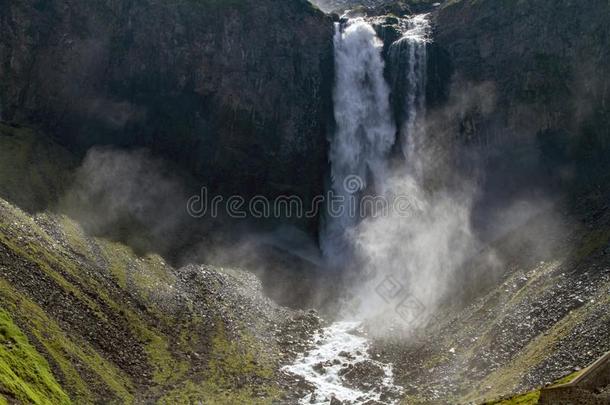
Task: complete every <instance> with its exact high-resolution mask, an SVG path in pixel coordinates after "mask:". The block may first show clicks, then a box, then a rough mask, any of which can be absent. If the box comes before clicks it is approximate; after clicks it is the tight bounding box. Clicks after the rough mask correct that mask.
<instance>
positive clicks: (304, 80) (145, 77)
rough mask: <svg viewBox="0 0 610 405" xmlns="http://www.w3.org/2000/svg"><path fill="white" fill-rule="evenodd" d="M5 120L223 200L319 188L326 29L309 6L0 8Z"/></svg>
mask: <svg viewBox="0 0 610 405" xmlns="http://www.w3.org/2000/svg"><path fill="white" fill-rule="evenodd" d="M0 6H1V7H0V8H1V10H2V11H0V33H1V35H0V60H1V61H2V63H1V64H0V119H1V120H3V121H8V122H14V123H27V124H28V125H31V124H33V125H36V126H39V127H42V128H44V129H45V130H47V131H48V132H51V133H53V134H55V135H56V136H57V137H58V138H60V140H61V141H62V142H63V143H65V144H67V145H70V146H72V147H73V148H79V149H85V148H87V147H89V146H91V145H93V144H99V143H102V144H115V145H125V146H145V147H149V148H151V149H152V150H154V151H155V152H157V153H159V154H162V155H163V156H165V157H169V158H170V159H173V160H175V161H178V162H180V163H181V164H182V165H184V167H186V168H187V169H188V170H190V171H191V172H193V173H195V174H196V175H197V176H198V178H199V179H200V180H201V181H202V182H203V183H204V184H207V185H208V186H211V187H213V188H216V189H218V190H219V191H222V192H225V193H236V192H239V193H241V194H254V193H261V194H264V195H267V196H273V195H276V194H280V193H287V192H290V193H296V194H298V195H300V196H302V197H310V196H311V195H313V194H316V193H318V192H320V191H322V178H323V175H324V173H325V171H326V156H325V153H326V147H325V144H326V134H327V128H326V126H327V124H328V122H329V118H330V117H331V116H332V110H331V101H330V98H331V97H330V89H331V87H332V85H331V82H332V75H333V72H332V69H333V67H332V66H333V63H332V35H333V31H332V22H331V21H330V19H329V18H328V17H326V16H325V15H324V14H323V13H322V12H320V11H319V10H317V9H315V8H314V7H313V6H311V5H310V4H309V3H308V2H307V1H305V0H263V1H261V0H256V1H254V0H243V1H216V0H192V1H191V0H179V1H175V2H166V1H159V0H135V1H131V0H125V1H99V2H93V3H86V4H85V3H82V2H79V1H74V0H53V1H48V2H40V1H35V0H27V1H22V2H10V1H4V0H3V1H0Z"/></svg>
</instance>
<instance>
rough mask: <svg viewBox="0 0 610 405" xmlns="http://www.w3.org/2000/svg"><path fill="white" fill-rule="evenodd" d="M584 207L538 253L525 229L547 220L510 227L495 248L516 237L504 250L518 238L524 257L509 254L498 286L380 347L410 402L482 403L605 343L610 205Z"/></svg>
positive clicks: (587, 359) (570, 367) (579, 364)
mask: <svg viewBox="0 0 610 405" xmlns="http://www.w3.org/2000/svg"><path fill="white" fill-rule="evenodd" d="M586 213H587V214H586V217H587V219H586V220H584V219H583V222H582V223H581V225H574V226H573V227H572V228H571V230H568V228H566V229H565V230H564V232H563V233H560V234H555V237H556V239H557V240H556V241H555V244H554V248H553V249H552V250H551V251H549V252H546V253H545V255H544V256H539V257H538V258H537V259H535V260H530V259H531V258H532V257H531V256H530V255H531V254H530V252H528V250H529V249H530V248H531V247H532V245H531V243H529V242H524V238H523V235H527V234H538V233H539V232H540V228H541V227H542V226H544V225H543V224H544V222H545V219H544V218H543V217H538V218H535V219H532V220H531V221H529V222H528V223H527V224H525V225H523V226H522V227H519V228H517V229H515V230H514V231H513V233H512V234H510V235H507V236H506V237H505V238H504V239H503V240H501V241H498V242H497V243H496V246H494V248H495V249H497V250H498V251H502V249H507V247H508V246H509V245H511V244H513V243H515V242H516V241H518V242H517V245H514V246H512V247H510V248H508V249H507V251H510V252H513V253H512V254H513V255H514V252H515V250H517V251H519V249H515V248H516V247H517V246H521V249H520V251H521V252H523V254H524V255H526V256H528V257H521V256H520V255H517V256H513V258H512V261H511V260H510V258H509V257H505V258H504V260H506V262H505V265H504V267H505V275H504V277H503V281H502V282H501V283H500V284H499V285H497V286H495V287H493V288H491V289H489V290H487V291H480V293H479V295H480V298H478V299H477V300H475V301H474V302H472V304H470V305H469V306H468V307H466V308H464V309H463V310H460V311H458V312H456V311H455V309H454V308H450V307H448V308H445V309H444V310H443V311H441V312H440V313H439V314H437V316H436V317H435V318H434V320H433V322H432V323H431V325H430V327H429V328H428V329H427V330H423V331H418V332H417V333H416V334H415V335H410V336H407V337H405V336H403V337H402V338H399V340H389V341H385V342H384V344H382V345H381V346H380V349H379V354H380V355H381V356H382V358H386V359H399V360H398V361H397V363H396V364H397V365H396V370H397V380H398V382H399V383H402V384H403V385H404V386H405V387H406V390H407V391H406V392H407V398H406V399H405V401H406V403H409V404H410V403H482V402H484V401H485V400H493V399H495V398H499V397H503V396H509V395H511V394H515V393H520V392H528V391H531V390H534V389H538V388H540V387H542V386H544V385H546V384H550V383H553V382H554V381H557V380H559V379H561V378H563V377H565V376H568V375H570V374H572V373H573V372H575V371H577V370H579V369H581V368H584V367H586V366H588V365H589V364H591V363H592V362H593V361H595V360H596V359H597V358H599V357H600V356H601V355H603V354H604V353H606V352H607V351H608V350H610V314H609V312H608V308H609V307H610V301H609V299H610V254H609V253H610V211H608V209H607V208H606V209H602V210H597V209H587V210H586ZM524 260H525V261H524ZM472 270H474V269H472ZM408 341H410V342H411V343H410V344H409V345H408V347H406V348H405V342H408ZM386 356H387V357H386ZM532 396H533V395H532ZM532 403H536V402H532Z"/></svg>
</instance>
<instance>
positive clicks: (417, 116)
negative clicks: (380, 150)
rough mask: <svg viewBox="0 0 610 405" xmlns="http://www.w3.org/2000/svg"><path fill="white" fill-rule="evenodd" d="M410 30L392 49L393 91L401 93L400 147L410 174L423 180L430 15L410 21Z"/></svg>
mask: <svg viewBox="0 0 610 405" xmlns="http://www.w3.org/2000/svg"><path fill="white" fill-rule="evenodd" d="M406 25H407V29H406V32H405V34H404V35H403V37H402V38H401V39H399V40H398V41H396V42H395V43H394V44H392V46H391V47H390V50H389V58H390V61H391V64H392V67H393V68H394V69H393V72H392V74H393V76H394V78H393V82H394V86H393V90H394V91H395V92H396V93H397V96H398V97H397V102H398V105H399V110H400V111H399V112H398V113H397V119H398V120H399V126H400V139H399V142H400V146H401V150H402V153H403V155H404V158H405V160H406V161H407V164H408V167H409V172H410V173H411V174H412V175H413V176H415V177H418V178H419V177H420V175H421V171H422V168H421V167H420V162H421V160H420V159H418V152H420V150H421V147H422V143H423V142H424V140H425V128H424V119H425V114H426V79H427V77H426V70H427V52H426V48H427V44H428V42H429V38H428V35H429V28H430V24H429V20H428V19H427V15H425V14H421V15H416V16H414V17H412V18H410V19H408V20H407V22H406Z"/></svg>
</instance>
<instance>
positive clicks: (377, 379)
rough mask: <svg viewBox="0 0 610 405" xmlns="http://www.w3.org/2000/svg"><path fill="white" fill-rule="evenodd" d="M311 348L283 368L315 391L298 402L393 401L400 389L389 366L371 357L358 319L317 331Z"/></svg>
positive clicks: (352, 403) (348, 404)
mask: <svg viewBox="0 0 610 405" xmlns="http://www.w3.org/2000/svg"><path fill="white" fill-rule="evenodd" d="M312 344H313V347H312V348H311V350H309V351H307V352H305V353H302V354H301V355H300V356H298V357H297V359H296V360H295V362H294V363H293V364H291V365H289V366H286V367H284V369H283V370H284V371H286V372H289V373H292V374H295V375H297V376H300V377H302V378H303V379H304V380H305V381H307V382H308V383H309V384H310V385H311V386H312V387H314V392H312V393H309V394H307V395H306V396H305V397H303V398H302V399H301V400H300V403H301V404H317V405H328V404H334V403H335V402H337V401H340V402H339V403H341V404H344V405H363V404H387V405H390V404H396V403H398V398H397V397H398V395H399V394H400V393H401V392H402V388H401V387H399V386H397V385H395V384H394V375H393V372H392V365H391V364H386V363H382V362H380V361H377V360H375V359H373V358H372V357H371V355H370V353H369V341H368V339H367V338H366V336H365V332H364V331H363V329H362V327H361V324H360V323H359V322H336V323H334V324H332V325H331V326H329V327H327V328H324V329H322V330H321V331H319V332H317V333H316V334H315V335H314V337H313V339H312Z"/></svg>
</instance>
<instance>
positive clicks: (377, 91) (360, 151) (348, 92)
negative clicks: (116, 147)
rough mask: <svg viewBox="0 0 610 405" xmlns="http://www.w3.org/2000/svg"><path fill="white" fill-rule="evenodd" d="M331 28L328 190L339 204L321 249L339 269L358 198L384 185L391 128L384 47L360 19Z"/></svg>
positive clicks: (355, 220)
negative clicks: (331, 128)
mask: <svg viewBox="0 0 610 405" xmlns="http://www.w3.org/2000/svg"><path fill="white" fill-rule="evenodd" d="M335 29H336V31H335V38H334V45H335V68H336V72H337V73H336V84H335V89H334V107H335V121H336V125H337V127H336V131H335V134H334V137H333V138H332V141H331V145H330V161H331V182H332V184H331V187H330V190H331V191H332V192H333V194H334V196H335V197H336V198H337V201H339V202H340V201H341V199H342V202H340V203H339V204H338V205H340V206H339V207H335V208H338V209H332V210H330V207H329V211H328V212H327V215H326V223H325V226H324V228H323V230H322V234H321V240H322V243H321V245H322V250H323V253H324V255H325V256H326V257H327V258H328V259H329V260H330V262H331V263H333V264H338V263H340V262H341V259H342V258H345V257H346V255H349V253H350V245H349V242H348V239H347V238H348V236H347V233H348V232H349V231H350V229H352V228H353V227H354V226H355V225H356V224H357V223H358V221H359V215H358V214H359V209H358V197H359V195H360V194H361V192H362V191H363V190H364V189H365V188H367V187H368V188H371V187H378V186H379V184H382V183H383V178H384V177H385V172H386V170H387V157H388V154H389V152H390V149H391V147H392V145H393V143H394V139H395V133H396V127H395V125H394V122H393V119H392V114H391V109H390V87H389V86H388V84H387V83H386V81H385V79H384V76H383V72H384V62H383V58H382V56H381V49H382V46H383V45H382V43H381V41H380V40H379V38H377V35H376V33H375V30H374V29H373V27H372V26H371V25H370V24H368V23H367V22H366V21H364V20H362V19H356V20H354V21H350V22H348V23H347V24H346V25H342V24H339V23H337V24H336V25H335ZM377 191H378V190H377Z"/></svg>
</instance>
